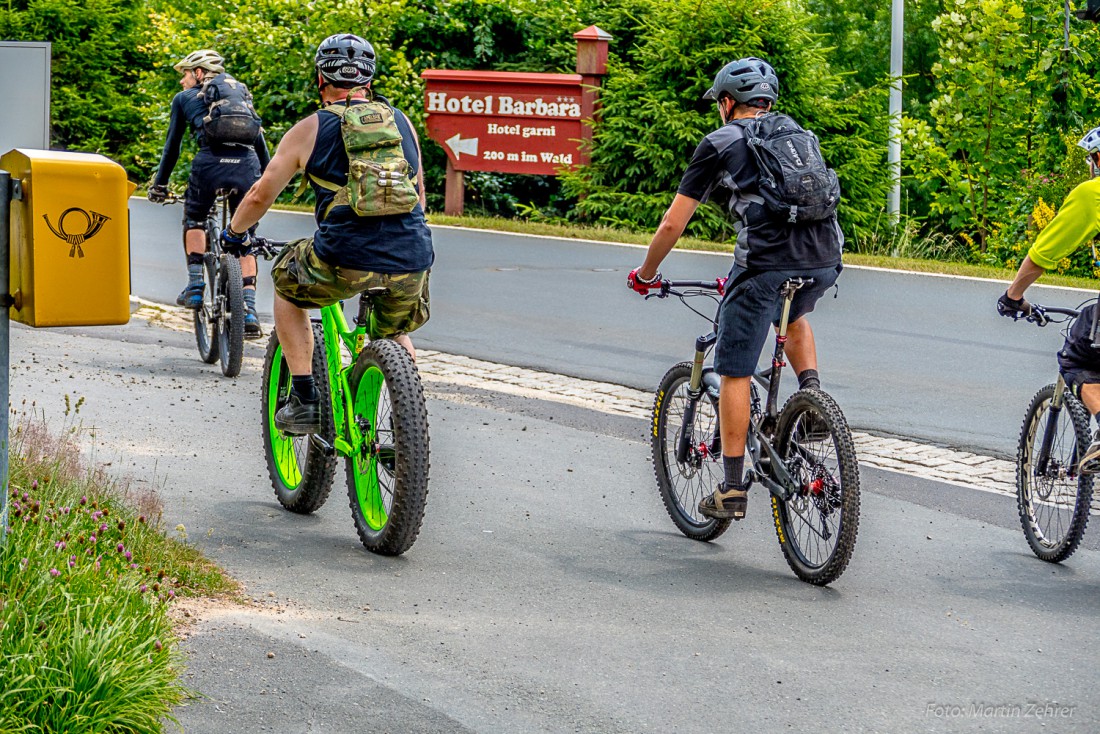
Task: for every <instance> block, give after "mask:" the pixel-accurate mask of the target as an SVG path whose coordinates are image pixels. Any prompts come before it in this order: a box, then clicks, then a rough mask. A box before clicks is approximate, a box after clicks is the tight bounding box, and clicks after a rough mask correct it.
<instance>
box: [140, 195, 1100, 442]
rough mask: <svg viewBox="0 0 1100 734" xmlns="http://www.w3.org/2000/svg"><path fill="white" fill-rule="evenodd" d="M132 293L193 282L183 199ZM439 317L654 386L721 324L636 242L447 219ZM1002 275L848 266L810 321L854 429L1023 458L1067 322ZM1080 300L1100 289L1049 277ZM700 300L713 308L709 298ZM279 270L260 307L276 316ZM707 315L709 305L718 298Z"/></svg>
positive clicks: (144, 249) (465, 330)
mask: <svg viewBox="0 0 1100 734" xmlns="http://www.w3.org/2000/svg"><path fill="white" fill-rule="evenodd" d="M131 203H132V206H131V222H132V236H131V240H132V245H131V248H132V253H133V265H132V271H133V292H134V293H135V294H137V295H139V296H142V297H144V298H148V299H151V300H154V301H160V302H174V299H175V296H176V294H177V293H178V292H179V290H180V288H181V287H182V286H183V283H184V281H185V279H186V276H185V272H184V267H183V258H182V255H181V252H182V250H181V248H180V246H179V242H180V232H179V227H180V225H179V218H180V216H181V213H180V212H181V209H180V207H178V206H176V207H160V206H155V205H152V204H148V203H147V202H144V201H140V200H132V201H131ZM312 230H313V224H312V218H311V217H310V216H309V215H307V214H293V213H281V212H273V213H271V214H269V215H268V216H267V217H266V218H265V219H264V222H263V223H262V225H261V232H262V233H264V234H266V235H267V236H269V237H273V238H276V239H291V238H294V237H301V236H306V235H308V234H310V233H311V232H312ZM434 236H435V247H436V264H435V267H434V268H433V273H432V286H431V287H432V318H431V321H430V322H429V323H428V324H427V325H426V326H425V327H424V328H423V329H422V330H421V331H419V332H418V333H417V343H418V344H421V345H423V346H426V347H429V348H432V349H438V350H441V351H446V352H451V353H455V354H463V355H466V356H471V357H477V358H480V359H488V360H491V361H496V362H503V363H507V364H514V365H518V366H522V367H531V368H535V369H540V370H547V371H550V372H557V373H561V374H567V375H572V376H575V377H584V378H589V379H596V380H601V381H605V382H614V383H618V384H623V385H629V386H631V387H635V388H639V389H652V388H653V387H655V385H656V383H657V381H658V380H659V379H660V377H661V375H663V374H664V372H665V370H666V369H667V368H668V367H669V366H670V365H672V364H674V363H675V362H678V361H681V360H685V359H690V358H691V356H692V352H693V349H694V347H693V344H694V338H695V337H696V336H698V335H699V334H700V333H704V332H705V331H707V330H708V328H709V327H708V326H707V322H706V321H705V320H704V319H702V318H700V317H698V316H695V315H694V314H692V313H691V312H689V311H688V310H687V309H686V308H684V307H683V306H681V305H680V304H679V302H676V301H672V300H670V301H656V300H650V301H643V300H642V299H641V298H639V297H638V296H637V295H636V294H634V293H631V292H630V291H628V290H627V289H626V288H625V287H624V286H625V279H626V273H627V272H629V271H630V269H631V268H633V267H635V266H637V265H638V264H639V263H640V262H641V260H642V251H641V250H640V249H638V248H635V247H623V246H614V245H602V244H591V243H585V242H575V241H568V240H560V239H551V238H531V237H519V236H515V235H509V234H502V233H488V232H479V231H469V230H462V229H456V228H443V227H437V228H435V230H434ZM730 262H731V259H730V257H729V256H728V255H713V254H705V253H690V252H674V253H673V254H672V255H671V256H670V258H669V259H668V260H667V261H666V263H665V267H664V268H663V270H664V273H665V275H666V276H668V277H670V278H675V279H709V278H713V277H715V276H717V275H724V274H725V273H726V272H727V271H728V269H729V266H730ZM1003 289H1004V286H1003V285H1002V284H998V283H993V282H988V281H978V280H970V279H962V278H942V277H931V276H921V275H913V274H905V273H895V272H885V271H874V270H868V269H857V268H849V269H848V270H846V271H845V273H844V274H843V275H842V276H841V279H840V283H839V289H838V291H837V298H835V299H834V298H832V297H831V295H830V296H826V298H825V299H823V300H822V302H821V303H820V304H819V306H818V310H817V312H816V313H815V314H814V316H813V317H812V323H813V325H814V329H815V331H816V334H817V343H818V352H819V359H820V361H821V364H822V373H823V378H824V383H825V387H826V389H827V390H828V391H829V392H831V393H832V394H833V395H834V396H835V397H836V398H837V399H838V401H839V402H840V404H841V406H843V408H844V412H845V414H846V415H847V417H848V420H849V422H850V423H851V424H852V426H853V427H854V428H857V429H860V430H868V431H875V432H880V433H887V434H894V435H899V436H905V437H911V438H916V439H919V440H923V441H928V442H932V443H936V444H940V445H945V446H951V447H956V448H962V449H967V450H973V451H977V452H981V453H993V454H997V455H1001V456H1005V457H1008V456H1013V455H1014V454H1015V451H1016V448H1015V443H1016V438H1017V436H1018V434H1019V427H1020V423H1021V422H1022V420H1023V413H1024V410H1025V408H1026V407H1027V404H1028V402H1029V401H1030V399H1031V396H1032V395H1034V394H1035V392H1036V391H1037V390H1038V389H1039V388H1040V387H1042V386H1043V385H1045V384H1047V383H1049V382H1052V381H1053V380H1054V377H1055V370H1056V363H1055V360H1054V353H1055V352H1056V351H1057V349H1058V348H1060V346H1061V343H1062V338H1061V336H1060V334H1059V333H1058V331H1057V329H1056V328H1054V327H1048V328H1046V329H1038V328H1036V327H1034V326H1031V325H1028V324H1025V323H1022V322H1021V323H1012V322H1011V321H1007V320H1005V319H1002V318H1000V317H998V316H997V315H996V313H995V311H994V305H993V304H994V303H995V301H996V299H997V296H998V295H1000V293H1001V292H1002V291H1003ZM1029 295H1031V296H1032V297H1033V300H1035V301H1039V302H1045V303H1049V304H1051V305H1061V306H1074V305H1076V304H1078V303H1080V302H1081V301H1082V300H1084V299H1085V298H1087V297H1089V295H1090V294H1088V293H1086V292H1083V291H1073V290H1067V289H1056V288H1046V287H1037V288H1036V289H1034V290H1033V292H1032V293H1031V294H1029ZM702 303H704V304H705V303H708V302H707V301H703V302H702ZM270 304H271V288H270V281H265V282H263V283H262V285H261V296H260V310H261V314H262V317H264V318H267V319H270V309H271V305H270ZM704 312H706V309H704Z"/></svg>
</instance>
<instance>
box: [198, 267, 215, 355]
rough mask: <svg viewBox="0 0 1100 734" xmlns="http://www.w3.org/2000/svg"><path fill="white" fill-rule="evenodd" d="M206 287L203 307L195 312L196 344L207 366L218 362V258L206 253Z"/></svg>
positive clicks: (203, 294) (204, 271) (204, 268)
mask: <svg viewBox="0 0 1100 734" xmlns="http://www.w3.org/2000/svg"><path fill="white" fill-rule="evenodd" d="M202 269H203V274H204V275H205V276H206V277H205V281H206V285H205V286H204V287H203V291H202V306H201V307H199V308H197V309H196V310H195V343H196V345H198V348H199V356H200V357H202V361H203V362H206V363H207V364H214V363H215V362H217V361H218V326H219V323H218V316H217V304H218V295H217V294H218V258H217V256H216V255H214V254H213V253H210V252H208V253H206V254H205V255H203V258H202Z"/></svg>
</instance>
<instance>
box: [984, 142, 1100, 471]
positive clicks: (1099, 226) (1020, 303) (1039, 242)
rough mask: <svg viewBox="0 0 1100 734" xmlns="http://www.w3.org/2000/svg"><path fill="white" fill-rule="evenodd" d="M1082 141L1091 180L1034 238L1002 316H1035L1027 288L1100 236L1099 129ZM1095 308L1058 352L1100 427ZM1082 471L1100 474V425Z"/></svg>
mask: <svg viewBox="0 0 1100 734" xmlns="http://www.w3.org/2000/svg"><path fill="white" fill-rule="evenodd" d="M1077 145H1078V146H1080V147H1081V148H1083V149H1084V150H1085V151H1086V153H1087V158H1086V160H1087V161H1088V164H1089V171H1090V172H1091V174H1092V178H1090V179H1089V180H1088V181H1085V182H1084V183H1081V184H1078V185H1077V186H1076V187H1075V188H1074V189H1073V191H1070V192H1069V194H1068V195H1067V196H1066V200H1065V201H1064V202H1062V208H1061V209H1059V210H1058V213H1057V214H1056V215H1055V216H1054V219H1052V220H1050V223H1049V224H1047V226H1046V227H1044V228H1043V230H1042V231H1041V232H1040V233H1039V236H1038V237H1037V238H1036V239H1035V244H1033V245H1032V246H1031V249H1030V250H1028V253H1027V256H1026V257H1024V260H1023V262H1021V263H1020V268H1019V270H1017V271H1016V277H1015V278H1014V279H1013V281H1012V284H1011V285H1009V286H1008V289H1007V290H1006V291H1005V292H1004V294H1003V295H1002V296H1001V297H1000V298H999V299H997V313H999V314H1001V315H1002V316H1006V317H1009V318H1012V319H1019V318H1021V317H1023V316H1028V315H1030V314H1031V304H1030V303H1028V302H1027V300H1026V299H1025V298H1024V293H1025V292H1026V291H1027V289H1028V286H1030V285H1031V284H1032V283H1034V282H1035V281H1036V280H1038V279H1039V278H1040V277H1041V276H1042V275H1043V273H1045V272H1046V271H1048V270H1050V269H1052V268H1056V267H1057V266H1058V262H1059V261H1060V260H1061V259H1062V258H1065V257H1067V256H1069V255H1070V254H1071V253H1072V252H1073V251H1075V250H1076V249H1077V248H1078V247H1081V246H1082V245H1084V244H1086V243H1088V242H1091V241H1092V240H1093V238H1095V237H1096V235H1097V234H1100V178H1098V177H1097V174H1098V173H1100V127H1098V128H1094V129H1092V130H1090V131H1089V132H1088V134H1086V135H1085V137H1083V138H1081V140H1080V142H1078V143H1077ZM1096 309H1097V304H1096V303H1095V302H1094V303H1090V304H1089V305H1088V306H1086V307H1085V308H1084V310H1083V311H1082V312H1081V315H1080V316H1079V317H1078V318H1077V320H1076V321H1074V323H1073V326H1072V327H1070V330H1069V333H1068V334H1067V336H1066V343H1065V345H1064V346H1063V347H1062V349H1061V351H1059V352H1058V367H1059V370H1060V371H1061V373H1062V376H1063V377H1064V378H1065V380H1066V383H1067V384H1068V385H1069V386H1070V387H1071V388H1072V389H1073V391H1074V392H1075V393H1077V394H1078V396H1079V397H1080V398H1081V402H1083V403H1084V404H1085V407H1086V408H1088V411H1089V413H1091V414H1092V415H1093V416H1095V417H1096V422H1097V425H1100V350H1097V349H1094V348H1093V346H1092V336H1091V334H1092V325H1093V322H1094V321H1095V319H1096ZM1078 470H1079V471H1080V472H1082V473H1087V474H1095V473H1098V472H1100V429H1098V430H1097V433H1096V436H1095V437H1094V439H1093V441H1092V443H1091V444H1090V445H1089V447H1088V449H1086V450H1085V453H1084V454H1083V455H1082V456H1081V462H1080V465H1079V467H1078Z"/></svg>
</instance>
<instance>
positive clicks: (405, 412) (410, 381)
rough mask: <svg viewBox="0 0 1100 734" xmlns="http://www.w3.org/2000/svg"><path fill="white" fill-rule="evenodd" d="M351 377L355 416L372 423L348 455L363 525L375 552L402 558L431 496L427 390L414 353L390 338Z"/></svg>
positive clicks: (370, 348)
mask: <svg viewBox="0 0 1100 734" xmlns="http://www.w3.org/2000/svg"><path fill="white" fill-rule="evenodd" d="M348 382H349V386H350V389H351V394H352V400H353V403H354V416H353V420H355V421H357V422H358V423H359V424H360V426H361V427H364V428H369V430H365V431H364V433H366V434H368V435H364V438H363V441H362V442H360V445H357V446H356V447H355V451H354V452H353V454H352V456H350V457H349V458H348V459H347V469H346V471H347V480H348V499H349V500H350V504H351V514H352V518H353V519H354V521H355V530H356V532H357V533H358V534H359V540H361V541H362V543H363V545H364V546H366V548H367V549H368V550H370V551H372V552H374V553H378V554H381V555H389V556H396V555H400V554H401V553H404V552H405V551H407V550H408V549H409V548H411V547H412V545H413V543H414V542H415V541H416V537H417V535H418V534H419V533H420V525H421V523H422V522H423V519H424V508H425V505H426V504H427V499H428V469H429V445H428V413H427V409H426V407H425V404H424V388H423V387H422V386H421V384H420V375H419V373H418V372H417V371H416V364H415V363H414V362H413V360H412V357H410V356H409V353H408V352H407V351H406V350H405V348H404V347H402V346H401V345H400V344H398V343H397V342H395V341H393V340H390V339H379V340H376V341H372V342H370V343H369V344H367V345H366V346H365V347H364V348H363V351H362V352H360V353H359V357H358V359H357V360H356V363H355V366H354V368H353V369H352V372H351V377H350V379H349V381H348ZM372 436H373V437H374V441H373V442H371V441H369V439H370V438H371V437H372Z"/></svg>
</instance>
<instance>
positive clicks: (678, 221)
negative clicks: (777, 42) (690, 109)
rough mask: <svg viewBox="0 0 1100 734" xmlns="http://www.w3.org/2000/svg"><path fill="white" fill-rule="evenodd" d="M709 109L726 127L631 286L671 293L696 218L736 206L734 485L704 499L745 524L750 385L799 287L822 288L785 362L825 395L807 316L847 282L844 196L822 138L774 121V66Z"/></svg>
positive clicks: (799, 306) (724, 310)
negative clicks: (669, 272) (705, 205)
mask: <svg viewBox="0 0 1100 734" xmlns="http://www.w3.org/2000/svg"><path fill="white" fill-rule="evenodd" d="M703 97H704V99H712V100H715V102H716V103H717V105H718V114H719V116H720V117H721V120H722V126H721V127H720V128H718V129H717V130H715V131H714V132H712V133H710V134H709V135H707V136H706V137H705V138H703V141H702V142H701V143H700V144H699V146H698V148H696V150H695V154H694V156H693V157H692V160H691V163H690V164H689V165H688V168H687V170H686V171H685V172H684V175H683V178H682V179H681V182H680V186H679V188H678V189H677V192H676V197H675V198H674V199H673V201H672V204H671V205H670V206H669V208H668V211H666V212H665V215H664V218H663V219H662V220H661V224H660V226H659V227H658V229H657V232H656V233H655V234H654V236H653V239H652V241H651V242H650V244H649V251H648V253H647V254H646V259H645V263H644V264H643V265H642V266H641V267H640V268H636V269H634V270H632V271H631V272H630V275H629V276H628V278H627V285H628V287H630V288H632V289H633V290H635V291H637V292H638V293H641V294H643V295H645V294H648V293H649V291H650V289H652V288H658V287H660V281H661V274H660V272H659V271H658V268H659V267H660V264H661V262H662V261H663V260H664V259H665V257H666V256H667V255H668V253H669V252H671V251H672V248H673V247H675V245H676V242H677V240H678V239H679V238H680V236H681V235H682V234H683V232H684V229H685V228H686V227H687V224H688V222H689V221H690V219H691V217H692V215H693V214H694V213H695V210H696V208H697V207H698V206H699V204H700V203H702V202H705V201H707V200H708V199H709V198H710V197H711V195H712V194H716V193H718V194H720V195H721V196H723V197H727V196H728V202H727V203H728V207H729V210H730V212H731V213H732V214H733V216H734V218H735V227H736V229H737V240H736V247H735V249H734V264H733V268H732V269H731V270H730V273H729V279H728V280H727V283H726V290H725V297H724V298H723V300H722V303H721V306H720V307H719V312H718V341H717V343H716V345H715V348H714V371H715V372H716V373H718V374H719V375H720V376H721V387H720V393H719V423H720V427H721V443H722V454H723V456H722V458H723V465H724V470H725V481H724V482H722V483H721V484H720V485H719V486H718V487H717V488H715V490H714V494H713V495H709V496H707V497H705V498H703V500H702V501H701V502H700V503H699V512H700V513H701V514H703V515H706V516H707V517H712V518H718V519H727V518H732V519H735V520H740V519H741V518H743V517H744V516H745V508H746V505H747V501H748V491H747V490H748V486H747V484H746V482H745V480H744V477H743V473H744V464H745V440H746V435H747V433H748V427H749V418H750V405H749V393H750V381H751V379H752V374H753V372H754V371H755V369H756V366H757V360H758V359H759V356H760V352H761V349H762V348H763V346H764V342H765V341H766V339H767V337H768V331H769V326H770V325H771V324H776V323H778V320H779V317H780V307H781V305H782V301H783V297H782V295H781V294H780V285H781V284H782V283H783V282H784V281H786V280H787V279H788V278H793V277H802V278H812V279H813V283H812V285H810V286H807V287H804V288H802V289H800V290H799V291H798V292H797V293H796V295H795V296H794V301H793V303H792V305H791V313H790V323H789V326H788V330H787V342H786V354H787V356H788V358H789V359H790V362H791V366H792V367H793V368H794V370H795V372H796V374H797V375H798V383H799V388H808V387H819V386H820V379H819V377H818V372H817V352H816V349H815V346H814V336H813V331H812V330H811V329H810V325H809V323H808V322H807V320H806V318H805V316H806V314H808V313H810V312H811V311H813V309H814V305H815V304H816V303H817V301H818V299H820V298H821V296H822V295H823V294H824V293H825V291H826V290H828V289H829V288H830V287H832V286H833V284H834V283H835V282H836V279H837V276H839V274H840V270H841V249H842V248H843V244H844V235H843V234H842V233H841V230H840V226H839V225H838V223H837V219H836V207H837V203H838V202H839V199H840V186H839V184H838V183H837V179H836V174H835V173H834V172H833V171H832V170H831V169H829V168H828V167H827V166H826V165H825V164H824V161H823V160H822V158H821V151H820V149H819V146H818V143H817V138H816V137H814V135H813V134H812V133H810V132H808V131H806V130H803V129H802V128H801V127H799V126H798V124H797V123H795V122H794V120H792V119H791V118H789V117H787V116H786V115H782V114H778V113H774V112H772V111H771V109H772V105H773V104H775V102H776V100H777V99H778V98H779V79H778V77H777V76H776V74H775V71H774V69H772V67H771V66H770V65H769V64H768V63H766V62H764V61H762V60H760V59H758V58H745V59H740V60H738V61H734V62H732V63H730V64H727V65H726V66H725V67H724V68H722V70H721V71H719V72H718V74H717V76H715V78H714V84H713V85H712V86H711V88H710V89H708V90H707V92H706V93H705V94H704V95H703Z"/></svg>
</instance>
